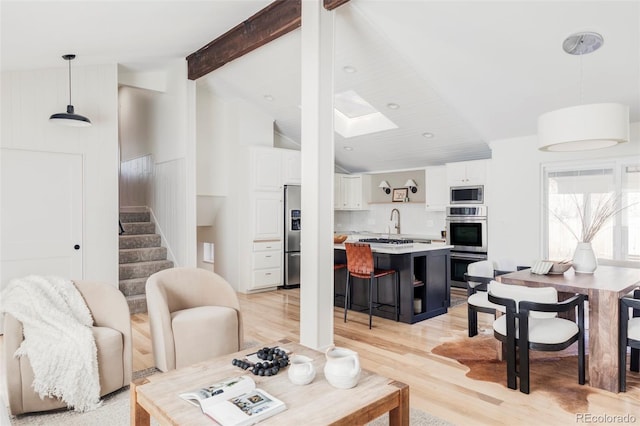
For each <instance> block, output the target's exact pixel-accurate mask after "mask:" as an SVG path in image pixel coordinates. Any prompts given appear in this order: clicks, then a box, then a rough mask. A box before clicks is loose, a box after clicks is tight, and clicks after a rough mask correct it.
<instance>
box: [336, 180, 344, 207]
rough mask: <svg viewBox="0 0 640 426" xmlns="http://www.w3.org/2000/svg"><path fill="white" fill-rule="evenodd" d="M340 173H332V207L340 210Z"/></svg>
mask: <svg viewBox="0 0 640 426" xmlns="http://www.w3.org/2000/svg"><path fill="white" fill-rule="evenodd" d="M342 176H344V174H342V173H336V174H334V175H333V209H334V210H342Z"/></svg>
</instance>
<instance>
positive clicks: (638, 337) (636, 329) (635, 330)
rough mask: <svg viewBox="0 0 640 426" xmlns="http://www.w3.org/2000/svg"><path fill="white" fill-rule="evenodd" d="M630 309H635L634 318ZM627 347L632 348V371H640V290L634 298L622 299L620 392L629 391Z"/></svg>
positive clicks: (619, 364)
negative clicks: (630, 314) (630, 313)
mask: <svg viewBox="0 0 640 426" xmlns="http://www.w3.org/2000/svg"><path fill="white" fill-rule="evenodd" d="M629 309H633V317H631V318H629ZM627 347H630V348H631V366H630V368H629V369H630V370H631V371H635V372H639V371H640V289H638V290H635V291H634V292H633V298H632V297H623V298H621V299H620V348H619V362H618V366H619V369H620V374H619V376H620V392H626V391H627Z"/></svg>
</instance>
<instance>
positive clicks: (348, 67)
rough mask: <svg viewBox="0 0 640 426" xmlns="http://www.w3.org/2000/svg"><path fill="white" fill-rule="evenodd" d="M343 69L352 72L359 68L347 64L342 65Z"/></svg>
mask: <svg viewBox="0 0 640 426" xmlns="http://www.w3.org/2000/svg"><path fill="white" fill-rule="evenodd" d="M342 71H344V72H346V73H349V74H351V73H354V72H356V71H358V70H357V69H356V67H352V66H351V65H345V66H344V67H342Z"/></svg>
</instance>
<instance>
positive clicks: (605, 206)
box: [551, 193, 637, 243]
mask: <svg viewBox="0 0 640 426" xmlns="http://www.w3.org/2000/svg"><path fill="white" fill-rule="evenodd" d="M621 198H622V195H621V194H619V193H618V194H616V193H610V194H608V195H606V196H604V197H599V198H598V202H597V204H596V205H595V206H591V208H589V205H588V203H586V202H582V203H581V202H580V201H578V197H577V196H576V194H573V202H574V204H575V207H576V210H577V212H578V216H579V218H580V224H581V229H580V235H578V234H577V233H576V232H575V231H574V230H573V229H572V227H571V226H570V225H569V223H567V221H566V220H565V218H563V217H561V216H560V215H559V214H558V213H556V212H554V211H553V210H551V214H553V215H554V216H555V218H556V219H558V220H559V221H560V223H562V224H563V225H564V226H566V227H567V229H568V230H569V232H571V234H572V235H573V236H574V237H575V238H576V240H578V241H580V242H583V243H590V242H591V241H592V240H593V239H594V238H595V237H596V235H597V234H598V232H600V230H601V229H602V228H603V227H604V225H605V224H606V223H607V222H608V221H609V219H611V218H612V217H613V216H615V215H616V214H618V213H619V212H621V211H622V210H624V209H626V208H628V207H631V206H632V205H634V204H637V203H634V204H628V205H626V206H623V207H618V206H619V205H620V200H621Z"/></svg>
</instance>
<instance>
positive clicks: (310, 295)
mask: <svg viewBox="0 0 640 426" xmlns="http://www.w3.org/2000/svg"><path fill="white" fill-rule="evenodd" d="M333 13H334V12H329V11H327V10H325V9H324V8H323V7H322V0H302V43H301V49H302V52H301V59H302V63H301V77H302V78H301V82H302V88H301V94H302V135H301V136H302V149H301V150H302V154H301V157H302V159H301V166H302V206H301V207H302V230H301V247H300V248H301V268H300V272H301V277H300V283H301V284H300V343H301V344H303V345H305V346H308V347H311V348H314V349H324V348H326V347H328V346H329V345H331V344H332V343H333V172H334V142H333V37H334V28H333V26H334V16H333Z"/></svg>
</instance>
